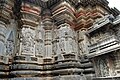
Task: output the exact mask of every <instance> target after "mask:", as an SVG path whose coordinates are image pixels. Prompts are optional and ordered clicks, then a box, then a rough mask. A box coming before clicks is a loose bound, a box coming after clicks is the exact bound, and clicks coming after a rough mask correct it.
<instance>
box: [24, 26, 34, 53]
mask: <svg viewBox="0 0 120 80" xmlns="http://www.w3.org/2000/svg"><path fill="white" fill-rule="evenodd" d="M34 36H35V32H34V30H32V29H30V28H23V29H22V52H23V53H32V54H33V53H34Z"/></svg>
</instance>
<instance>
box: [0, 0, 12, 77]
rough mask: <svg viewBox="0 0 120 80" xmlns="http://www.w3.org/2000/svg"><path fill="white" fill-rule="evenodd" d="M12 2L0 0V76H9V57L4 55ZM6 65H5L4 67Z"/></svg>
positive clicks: (10, 0)
mask: <svg viewBox="0 0 120 80" xmlns="http://www.w3.org/2000/svg"><path fill="white" fill-rule="evenodd" d="M12 7H13V0H0V76H1V77H5V78H7V76H8V75H9V66H8V64H9V57H8V56H7V55H6V51H5V50H6V40H5V39H6V31H7V27H8V26H7V25H8V24H9V23H10V21H9V20H10V19H11V15H12ZM6 64H7V65H6Z"/></svg>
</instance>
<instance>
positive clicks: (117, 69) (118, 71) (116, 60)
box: [114, 50, 120, 76]
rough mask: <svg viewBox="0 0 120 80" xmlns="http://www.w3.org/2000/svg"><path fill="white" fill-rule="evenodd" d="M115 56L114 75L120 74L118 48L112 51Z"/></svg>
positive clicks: (119, 53)
mask: <svg viewBox="0 0 120 80" xmlns="http://www.w3.org/2000/svg"><path fill="white" fill-rule="evenodd" d="M114 56H115V72H116V75H117V76H119V75H120V51H119V50H118V51H117V52H115V53H114Z"/></svg>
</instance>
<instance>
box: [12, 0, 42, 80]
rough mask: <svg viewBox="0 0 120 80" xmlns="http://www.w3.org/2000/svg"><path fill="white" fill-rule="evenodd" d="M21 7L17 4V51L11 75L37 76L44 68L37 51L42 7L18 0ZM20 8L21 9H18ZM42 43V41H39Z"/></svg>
mask: <svg viewBox="0 0 120 80" xmlns="http://www.w3.org/2000/svg"><path fill="white" fill-rule="evenodd" d="M16 3H18V5H19V6H21V8H18V7H17V6H15V9H16V11H20V12H18V13H15V15H17V16H16V17H17V21H18V23H19V24H18V32H17V34H18V35H17V36H18V38H17V52H16V55H15V57H14V61H13V64H12V66H11V75H13V77H14V76H16V78H15V79H19V78H18V77H28V78H29V77H35V75H38V74H39V73H40V71H39V69H42V67H41V66H39V65H38V64H41V63H40V62H41V59H40V57H39V56H38V55H36V54H38V53H37V52H36V47H37V45H36V28H37V27H38V25H39V20H40V16H39V15H40V13H41V8H40V7H39V6H36V5H33V4H30V3H27V2H24V1H21V2H17V1H16ZM17 9H20V10H17ZM39 44H40V43H39Z"/></svg>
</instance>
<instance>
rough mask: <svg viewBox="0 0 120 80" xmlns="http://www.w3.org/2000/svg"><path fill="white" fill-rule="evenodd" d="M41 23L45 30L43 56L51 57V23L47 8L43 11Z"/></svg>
mask: <svg viewBox="0 0 120 80" xmlns="http://www.w3.org/2000/svg"><path fill="white" fill-rule="evenodd" d="M43 15H44V17H43V25H44V27H43V28H44V30H45V55H44V57H45V58H51V57H52V28H53V23H52V22H51V16H50V15H51V13H50V12H49V10H45V11H44V12H43Z"/></svg>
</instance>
